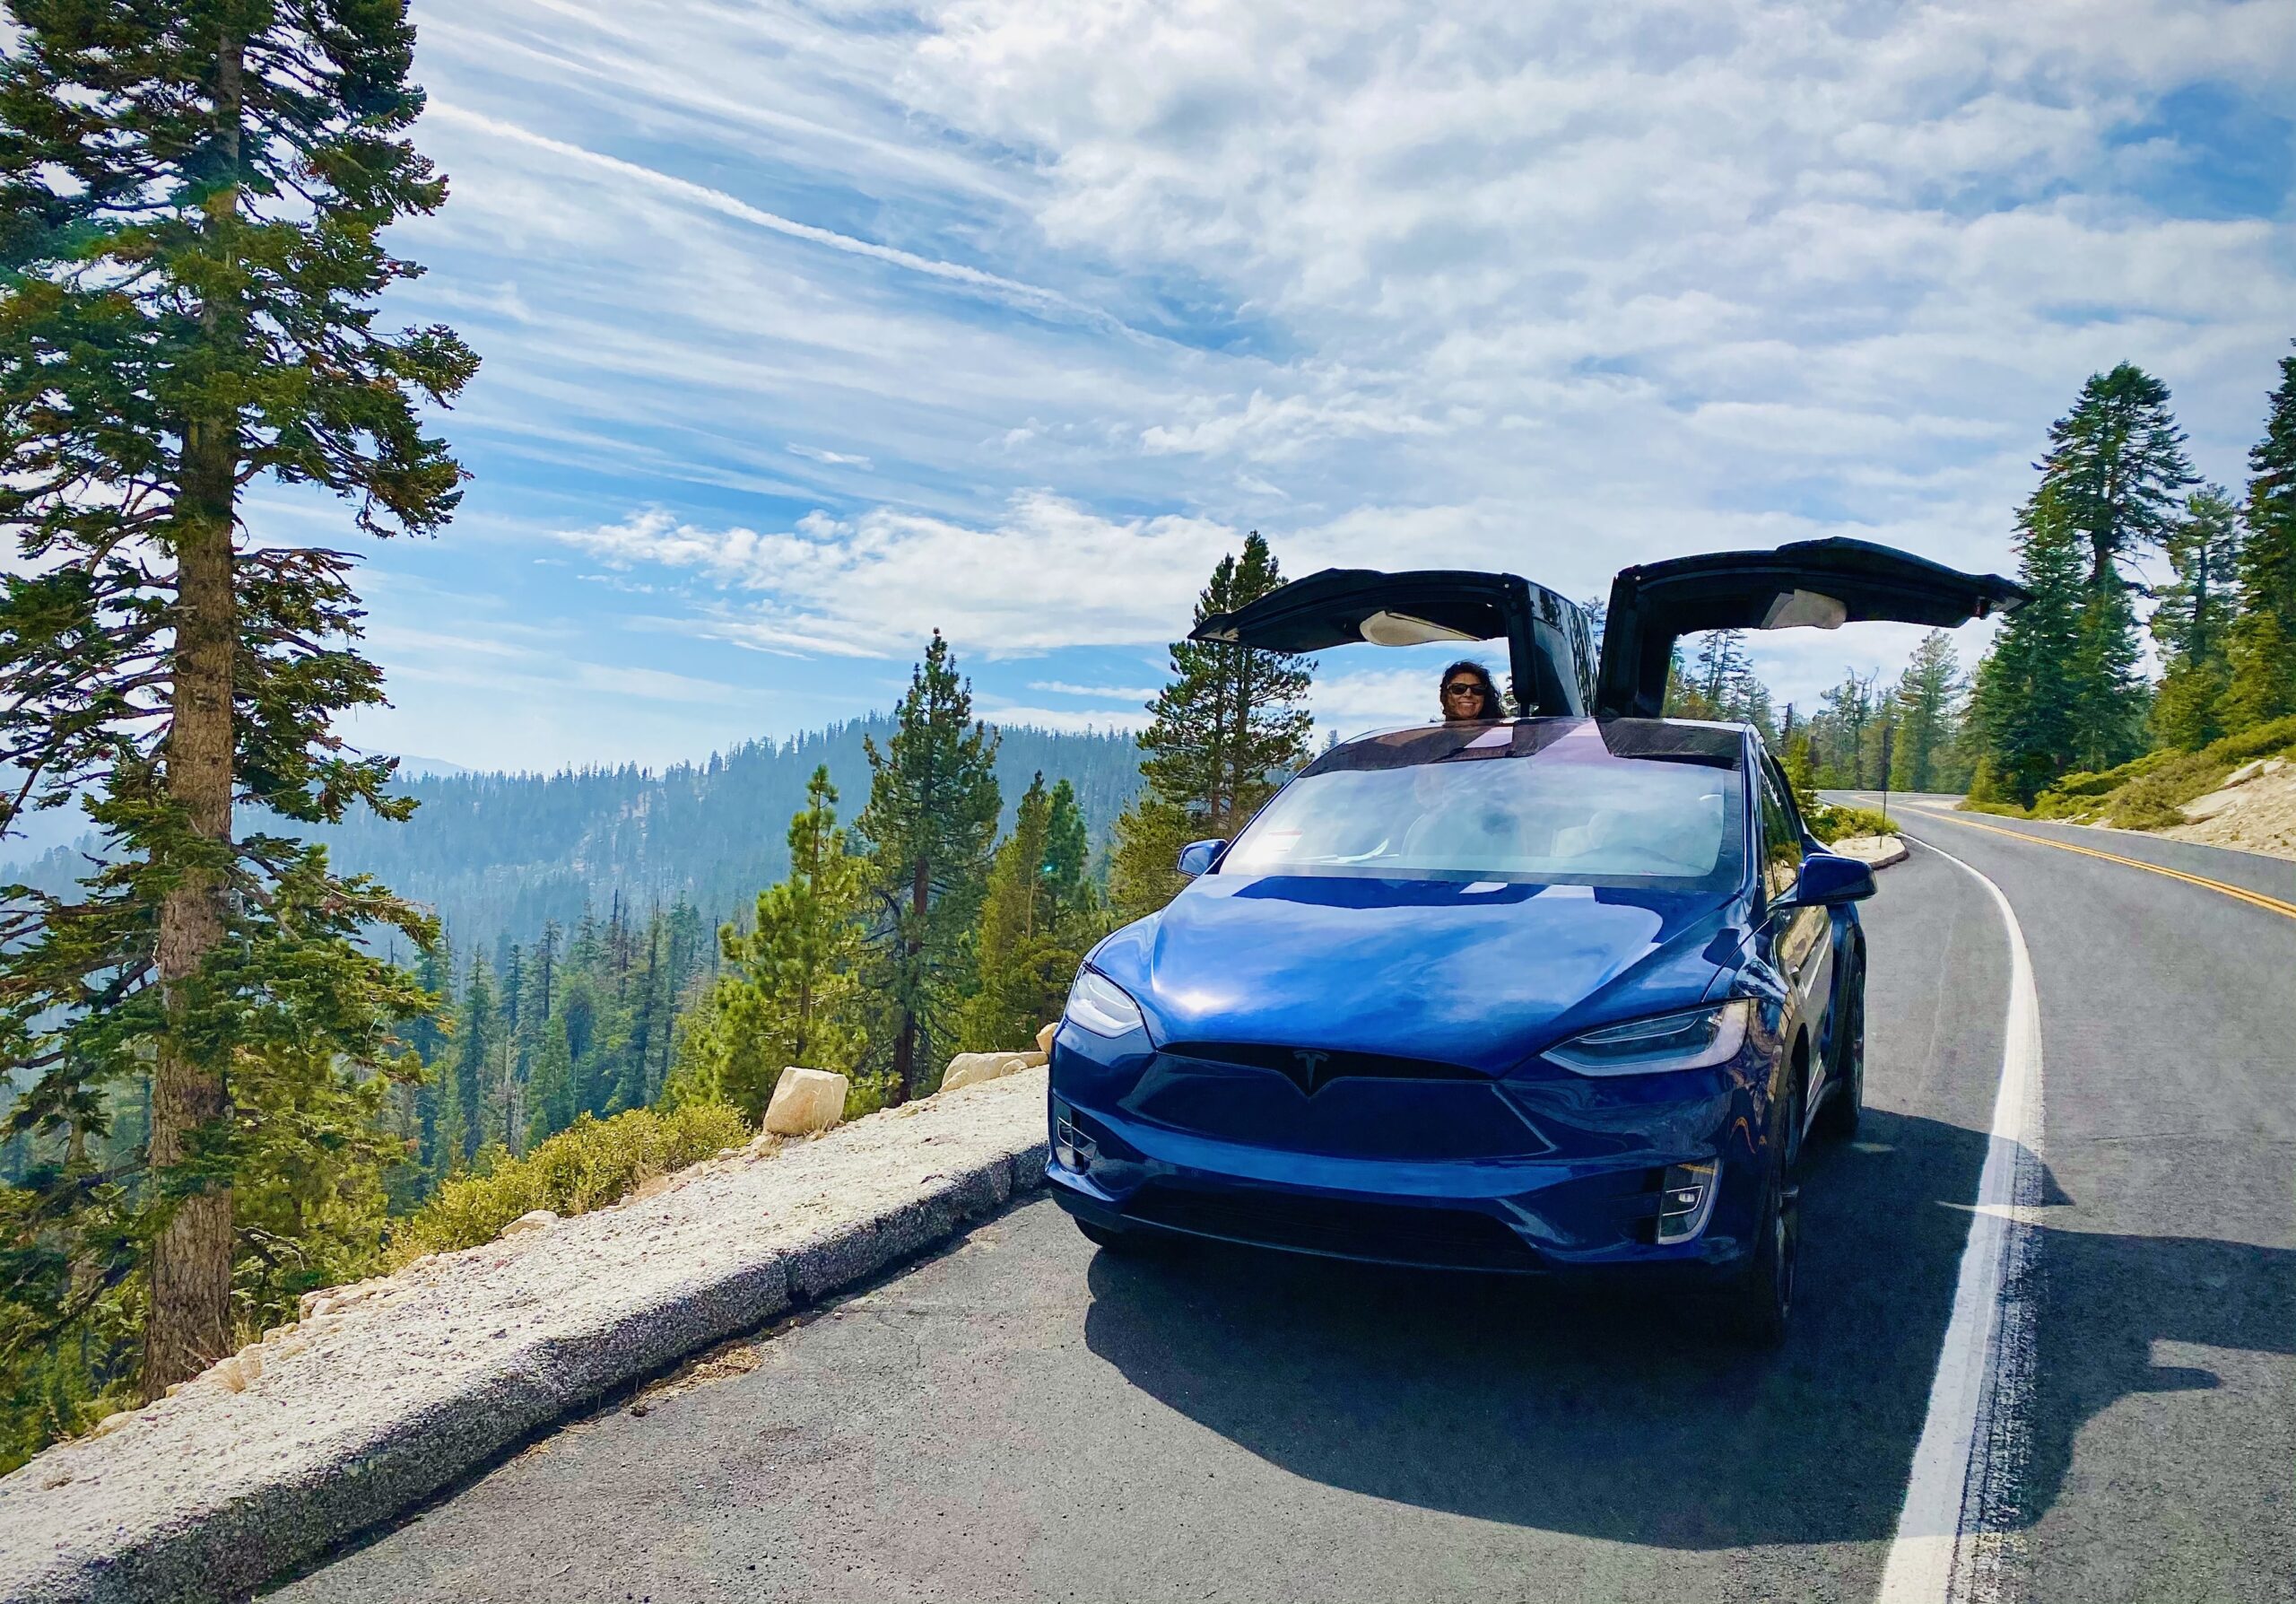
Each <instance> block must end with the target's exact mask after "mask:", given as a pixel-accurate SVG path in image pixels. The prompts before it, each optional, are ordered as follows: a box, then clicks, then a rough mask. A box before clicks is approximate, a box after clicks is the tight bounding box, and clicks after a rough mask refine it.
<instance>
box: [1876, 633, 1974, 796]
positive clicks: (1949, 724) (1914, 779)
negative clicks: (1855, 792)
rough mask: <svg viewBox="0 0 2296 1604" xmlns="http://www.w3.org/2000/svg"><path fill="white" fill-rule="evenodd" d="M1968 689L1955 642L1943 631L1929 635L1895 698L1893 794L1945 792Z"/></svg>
mask: <svg viewBox="0 0 2296 1604" xmlns="http://www.w3.org/2000/svg"><path fill="white" fill-rule="evenodd" d="M1966 688H1967V687H1966V686H1964V684H1962V681H1961V660H1960V659H1959V658H1956V657H1955V656H1954V655H1953V637H1952V636H1951V635H1950V634H1947V633H1946V632H1944V630H1932V631H1930V632H1929V633H1927V634H1926V635H1924V636H1923V637H1922V638H1921V644H1920V645H1918V646H1917V647H1915V648H1914V651H1913V657H1912V658H1911V659H1910V660H1909V662H1908V663H1907V664H1906V667H1905V672H1904V673H1903V674H1902V675H1900V676H1899V677H1898V684H1897V690H1896V692H1895V693H1894V694H1893V700H1894V702H1896V707H1897V721H1896V728H1897V735H1896V737H1895V741H1894V744H1893V749H1892V758H1891V764H1890V785H1891V787H1892V789H1895V790H1900V791H1934V790H1942V789H1944V780H1945V773H1946V767H1947V763H1948V758H1949V754H1951V753H1952V748H1953V744H1954V740H1955V737H1957V736H1958V734H1959V733H1960V724H1961V697H1962V693H1963V692H1964V691H1965V689H1966Z"/></svg>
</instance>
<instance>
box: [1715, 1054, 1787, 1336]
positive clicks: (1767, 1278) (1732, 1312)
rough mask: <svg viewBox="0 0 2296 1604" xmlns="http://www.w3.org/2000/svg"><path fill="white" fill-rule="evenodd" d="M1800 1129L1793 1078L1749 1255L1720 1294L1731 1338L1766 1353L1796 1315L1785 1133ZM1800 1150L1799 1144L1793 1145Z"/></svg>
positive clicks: (1773, 1143)
mask: <svg viewBox="0 0 2296 1604" xmlns="http://www.w3.org/2000/svg"><path fill="white" fill-rule="evenodd" d="M1801 1128H1802V1086H1801V1082H1800V1080H1799V1078H1798V1077H1797V1078H1796V1080H1795V1081H1793V1082H1792V1083H1791V1089H1790V1090H1789V1091H1788V1092H1787V1105H1786V1106H1785V1107H1784V1108H1782V1109H1780V1110H1779V1120H1778V1134H1777V1136H1776V1137H1775V1138H1772V1140H1771V1143H1770V1174H1769V1176H1768V1177H1767V1178H1766V1180H1765V1181H1764V1183H1763V1186H1762V1198H1761V1208H1760V1209H1758V1210H1757V1211H1756V1212H1755V1216H1754V1234H1753V1251H1752V1252H1750V1253H1749V1254H1747V1256H1746V1261H1745V1263H1744V1265H1743V1266H1742V1267H1741V1268H1739V1270H1738V1271H1737V1273H1736V1274H1735V1276H1733V1277H1731V1280H1730V1282H1729V1285H1728V1286H1725V1287H1724V1288H1723V1290H1722V1317H1723V1323H1724V1325H1725V1327H1726V1329H1728V1331H1729V1333H1730V1335H1731V1336H1732V1337H1733V1338H1735V1339H1736V1340H1737V1341H1739V1342H1742V1343H1744V1345H1745V1346H1746V1347H1752V1348H1757V1349H1761V1350H1762V1351H1764V1352H1767V1351H1769V1350H1770V1349H1772V1348H1775V1347H1778V1346H1779V1344H1780V1343H1782V1342H1784V1341H1785V1340H1786V1328H1787V1325H1788V1324H1789V1323H1790V1321H1791V1320H1792V1318H1793V1313H1794V1273H1795V1268H1796V1264H1797V1263H1798V1261H1799V1260H1800V1258H1801V1247H1802V1198H1801V1189H1800V1188H1798V1187H1796V1185H1795V1184H1794V1179H1793V1157H1794V1155H1793V1154H1792V1153H1790V1152H1789V1151H1788V1150H1787V1136H1788V1134H1789V1133H1795V1132H1798V1131H1800V1129H1801ZM1796 1146H1798V1144H1796Z"/></svg>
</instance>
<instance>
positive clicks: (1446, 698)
mask: <svg viewBox="0 0 2296 1604" xmlns="http://www.w3.org/2000/svg"><path fill="white" fill-rule="evenodd" d="M1497 716H1498V712H1497V710H1496V709H1494V708H1493V707H1492V705H1491V694H1490V693H1489V692H1488V691H1486V690H1484V689H1483V681H1482V679H1481V678H1479V677H1478V676H1474V675H1472V674H1469V673H1468V672H1467V671H1466V670H1465V669H1464V668H1458V669H1454V670H1453V671H1452V672H1451V673H1449V674H1448V675H1446V676H1444V677H1443V717H1445V718H1446V719H1492V718H1496V717H1497Z"/></svg>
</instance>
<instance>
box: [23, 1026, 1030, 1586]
mask: <svg viewBox="0 0 2296 1604" xmlns="http://www.w3.org/2000/svg"><path fill="white" fill-rule="evenodd" d="M1044 1161H1045V1071H1044V1070H1043V1069H1041V1068H1022V1069H1019V1070H1018V1071H1017V1072H1014V1073H1007V1074H1005V1075H1003V1076H1001V1077H998V1078H994V1079H990V1080H987V1081H985V1082H982V1083H978V1084H975V1085H968V1086H965V1087H962V1088H961V1089H958V1090H954V1091H949V1092H944V1093H943V1094H939V1095H936V1096H935V1097H932V1098H929V1099H926V1100H925V1101H923V1102H920V1103H910V1104H909V1105H907V1106H905V1107H902V1108H899V1109H893V1110H889V1111H885V1112H883V1113H880V1114H873V1115H871V1116H869V1117H868V1118H867V1119H865V1120H858V1121H856V1122H855V1123H854V1124H852V1125H848V1126H844V1127H840V1128H839V1129H835V1130H832V1131H830V1132H827V1133H825V1134H822V1135H821V1136H818V1137H815V1138H810V1139H802V1140H796V1141H789V1142H786V1143H782V1144H780V1145H779V1146H778V1149H777V1147H776V1146H774V1144H773V1142H772V1141H771V1140H770V1139H761V1141H760V1142H758V1143H755V1144H752V1146H751V1147H750V1148H749V1149H747V1150H745V1151H743V1152H738V1153H731V1154H728V1155H722V1156H720V1157H718V1158H716V1159H712V1160H708V1161H705V1162H704V1163H702V1164H696V1165H694V1166H692V1167H691V1168H689V1169H686V1170H683V1171H681V1172H677V1173H676V1174H675V1175H673V1176H671V1177H668V1178H667V1180H666V1181H665V1182H663V1183H660V1184H658V1185H657V1186H656V1187H653V1188H650V1189H648V1195H646V1196H642V1197H639V1198H634V1199H631V1200H630V1201H627V1202H624V1203H622V1204H620V1205H618V1206H616V1207H610V1208H603V1209H599V1210H596V1212H593V1213H589V1214H585V1215H581V1216H576V1217H574V1218H571V1219H567V1220H561V1221H550V1220H539V1221H535V1222H534V1223H533V1224H532V1225H528V1227H527V1228H526V1229H524V1230H521V1231H518V1232H516V1233H513V1234H505V1235H504V1236H503V1237H502V1238H500V1239H499V1240H497V1241H495V1242H490V1243H488V1244H486V1245H485V1246H483V1247H477V1248H470V1249H465V1250H464V1251H460V1252H456V1253H448V1254H441V1255H439V1256H437V1257H435V1258H432V1259H428V1260H417V1261H416V1262H414V1263H413V1264H411V1265H409V1266H407V1267H406V1268H404V1269H403V1270H401V1271H399V1272H398V1273H397V1274H396V1275H393V1276H390V1277H383V1278H380V1279H378V1280H374V1281H369V1282H363V1283H361V1284H360V1285H358V1286H349V1287H342V1288H337V1289H335V1290H333V1291H331V1292H329V1293H326V1294H321V1295H317V1296H316V1297H315V1298H314V1300H313V1301H312V1303H311V1304H310V1306H309V1311H308V1314H307V1318H305V1319H304V1320H302V1321H300V1322H299V1323H298V1324H296V1325H294V1326H291V1327H283V1328H280V1329H275V1330H274V1331H272V1332H270V1333H268V1334H266V1336H265V1339H264V1340H263V1341H262V1342H259V1343H257V1344H254V1345H252V1346H251V1347H248V1349H246V1350H244V1351H243V1352H241V1353H240V1354H239V1355H237V1356H234V1357H232V1358H230V1359H227V1360H225V1361H224V1362H223V1363H222V1364H219V1365H217V1366H216V1367H215V1368H214V1369H213V1370H210V1371H209V1372H208V1373H206V1374H204V1375H203V1376H201V1377H200V1378H199V1379H198V1380H196V1381H195V1382H191V1383H189V1384H188V1385H187V1386H185V1387H183V1388H181V1389H180V1390H178V1391H177V1392H176V1393H174V1394H173V1395H172V1396H170V1397H168V1398H165V1399H160V1400H158V1401H156V1402H154V1403H152V1404H150V1405H147V1406H146V1407H145V1408H142V1409H138V1410H135V1411H133V1412H132V1413H129V1414H127V1415H125V1416H121V1417H113V1419H111V1420H109V1421H107V1422H106V1423H105V1429H102V1430H101V1431H100V1432H99V1433H97V1434H91V1435H89V1436H86V1437H83V1438H80V1439H78V1440H77V1441H74V1442H70V1443H59V1444H58V1445H57V1446H56V1447H54V1448H52V1449H50V1450H48V1451H47V1452H45V1453H42V1454H40V1455H39V1457H37V1458H36V1459H34V1460H31V1461H30V1463H29V1464H26V1465H24V1466H22V1468H20V1469H17V1470H15V1471H13V1473H11V1474H10V1475H8V1476H6V1477H5V1478H0V1599H4V1600H28V1601H29V1600H40V1601H43V1604H45V1601H48V1600H163V1599H164V1600H190V1599H207V1598H230V1597H236V1596H239V1595H242V1594H244V1593H246V1592H247V1591H249V1590H251V1589H253V1588H255V1587H257V1586H259V1585H261V1584H262V1583H263V1582H266V1581H268V1580H269V1579H271V1578H272V1577H274V1576H276V1575H278V1574H279V1573H282V1572H283V1571H285V1570H288V1569H290V1568H291V1567H292V1566H294V1565H298V1564H300V1563H301V1562H303V1561H305V1560H307V1559H309V1558H310V1557H312V1556H315V1555H317V1554H319V1553H321V1552H324V1551H325V1550H326V1548H328V1547H331V1546H333V1545H334V1544H335V1543H338V1542H340V1541H342V1540H343V1539H345V1538H347V1537H350V1536H352V1534H354V1533H356V1532H358V1531H360V1530H363V1529H365V1528H367V1527H370V1526H372V1525H375V1524H377V1523H378V1522H380V1521H387V1520H388V1519H390V1518H392V1517H393V1516H395V1515H396V1514H398V1513H400V1512H403V1511H404V1510H406V1509H408V1508H410V1507H411V1506H413V1504H418V1503H420V1502H421V1501H422V1499H424V1498H426V1497H428V1496H429V1495H431V1494H432V1493H434V1492H436V1491H438V1490H439V1488H440V1487H442V1486H447V1485H448V1484H449V1483H451V1482H453V1481H455V1480H456V1479H457V1478H460V1477H462V1476H464V1475H466V1474H468V1473H470V1472H471V1471H473V1470H474V1469H479V1468H481V1467H483V1466H484V1465H485V1464H487V1463H489V1462H491V1460H494V1459H495V1458H497V1457H498V1456H500V1454H502V1453H503V1452H505V1451H508V1450H509V1449H511V1448H513V1447H515V1446H517V1444H518V1443H520V1442H522V1441H524V1440H525V1439H526V1438H527V1437H529V1436H531V1435H533V1434H535V1433H536V1432H539V1431H542V1430H544V1428H546V1427H548V1426H549V1425H552V1424H553V1423H554V1422H556V1421H558V1420H559V1419H561V1418H562V1417H565V1416H567V1415H568V1414H570V1413H571V1412H573V1411H576V1410H578V1409H580V1408H585V1407H587V1406H589V1405H591V1404H594V1403H595V1402H596V1401H597V1400H599V1399H602V1398H604V1397H605V1396H607V1395H609V1394H612V1393H613V1392H615V1391H616V1390H619V1389H622V1388H625V1387H629V1386H631V1385H633V1384H635V1383H637V1382H642V1381H643V1380H645V1379H646V1378H648V1377H649V1376H652V1375H654V1374H656V1373H658V1372H660V1371H662V1370H664V1369H665V1368H666V1367H668V1366H670V1365H672V1364H675V1363H676V1362H678V1361H679V1360H681V1359H683V1358H685V1357H686V1356H690V1355H692V1354H695V1353H697V1352H700V1351H701V1350H702V1349H705V1348H707V1347H711V1346H712V1345H714V1344H716V1343H718V1342H721V1341H723V1340H724V1339H725V1338H728V1337H731V1336H734V1335H736V1334H738V1333H741V1332H744V1331H747V1330H751V1329H754V1328H756V1327H758V1326H760V1325H761V1324H763V1323H764V1322H766V1321H770V1320H771V1319H773V1318H774V1317H775V1316H776V1315H778V1314H779V1313H781V1312H784V1311H785V1310H787V1309H790V1308H792V1307H796V1306H800V1305H803V1304H804V1303H809V1302H811V1301H813V1300H814V1299H817V1298H820V1297H822V1296H823V1295H827V1294H829V1293H831V1292H833V1291H835V1290H837V1289H838V1288H839V1287H843V1286H850V1285H852V1284H853V1283H855V1282H856V1281H858V1280H861V1279H864V1278H865V1277H869V1276H871V1275H874V1274H875V1273H877V1272H878V1271H879V1270H881V1269H883V1268H885V1267H887V1266H889V1265H891V1264H893V1263H895V1262H897V1261H899V1260H902V1259H905V1258H908V1257H909V1256H911V1255H914V1254H916V1253H918V1252H920V1251H924V1250H925V1249H927V1248H929V1247H931V1246H933V1245H934V1244H935V1243H937V1242H941V1241H943V1240H944V1239H945V1238H947V1237H948V1236H949V1235H951V1234H953V1233H954V1232H956V1231H958V1230H960V1229H961V1228H962V1226H963V1224H964V1222H965V1221H966V1220H968V1219H970V1218H972V1217H974V1216H978V1215H981V1214H985V1213H987V1212H988V1211H989V1210H992V1209H995V1208H996V1207H1000V1206H1001V1205H1003V1204H1004V1203H1005V1201H1006V1200H1007V1199H1010V1198H1011V1197H1012V1196H1013V1193H1014V1192H1015V1191H1016V1190H1027V1189H1030V1188H1033V1187H1036V1186H1038V1185H1040V1184H1041V1183H1042V1181H1043V1175H1044Z"/></svg>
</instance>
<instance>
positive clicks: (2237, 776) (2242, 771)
mask: <svg viewBox="0 0 2296 1604" xmlns="http://www.w3.org/2000/svg"><path fill="white" fill-rule="evenodd" d="M2263 772H2264V759H2262V758H2257V760H2256V761H2255V762H2254V763H2242V764H2241V765H2240V766H2239V768H2237V769H2235V770H2233V771H2231V773H2230V774H2227V775H2225V776H2224V783H2223V784H2222V786H2220V787H2218V788H2217V789H2220V790H2227V791H2229V790H2231V789H2232V788H2233V787H2234V786H2236V785H2246V784H2248V781H2249V780H2254V779H2255V778H2256V777H2257V775H2259V774H2261V773H2263Z"/></svg>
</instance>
